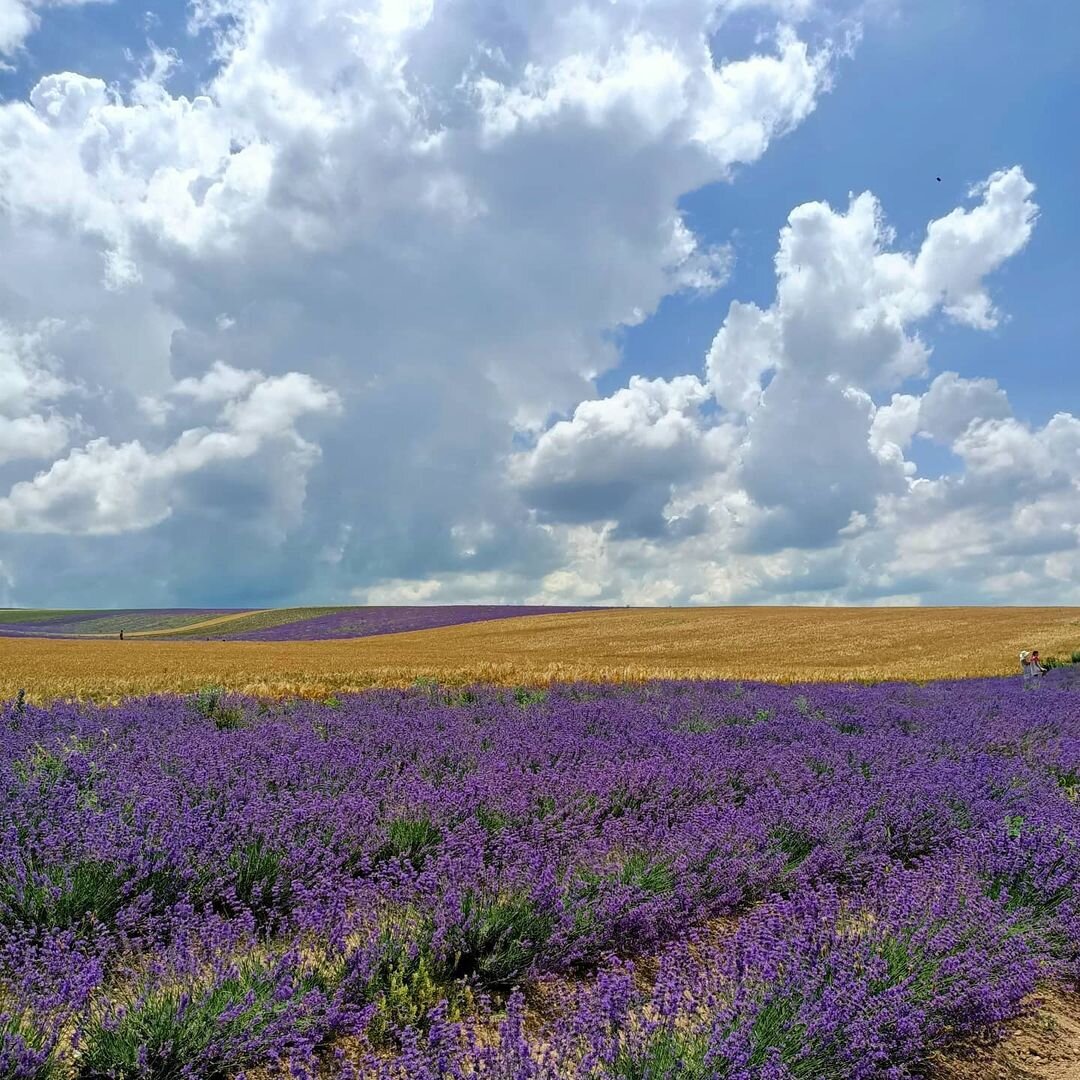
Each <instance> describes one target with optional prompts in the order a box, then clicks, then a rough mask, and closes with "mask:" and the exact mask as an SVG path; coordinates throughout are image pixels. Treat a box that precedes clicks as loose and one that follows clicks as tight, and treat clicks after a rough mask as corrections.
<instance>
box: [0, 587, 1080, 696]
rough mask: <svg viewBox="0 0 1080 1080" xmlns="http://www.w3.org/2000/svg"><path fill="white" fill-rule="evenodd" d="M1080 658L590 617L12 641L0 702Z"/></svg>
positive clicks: (1043, 616) (844, 622) (934, 673)
mask: <svg viewBox="0 0 1080 1080" xmlns="http://www.w3.org/2000/svg"><path fill="white" fill-rule="evenodd" d="M1031 647H1037V648H1039V649H1040V651H1041V652H1042V655H1043V656H1044V657H1049V656H1053V655H1055V654H1057V655H1059V656H1062V657H1064V658H1067V657H1069V656H1070V655H1071V654H1072V652H1073V651H1075V650H1078V649H1080V608H768V607H756V608H675V609H671V608H660V609H616V610H608V611H584V612H576V613H572V614H561V615H541V616H529V617H525V618H515V619H502V620H498V621H492V622H481V623H472V624H469V625H462V626H451V627H445V628H439V629H432V630H423V631H417V632H412V633H402V634H394V635H389V636H379V637H369V638H364V639H360V640H344V641H310V642H306V641H258V642H244V641H211V642H199V641H178V640H171V641H148V640H136V641H124V642H120V641H117V640H115V639H113V640H86V641H76V640H66V641H65V640H52V639H20V638H3V639H0V696H6V697H10V696H12V695H14V694H15V693H16V691H17V690H19V689H21V688H25V689H26V691H27V693H28V695H29V697H30V698H31V699H36V700H43V699H46V698H57V697H81V698H98V699H106V698H117V697H122V696H125V695H132V694H144V693H158V692H188V691H192V690H195V689H197V688H198V687H200V686H204V685H207V684H211V683H212V684H218V685H222V686H225V687H228V688H230V689H235V690H241V691H244V692H247V693H252V694H268V695H273V696H282V695H297V696H310V697H322V696H326V695H327V694H331V693H342V692H347V691H353V690H361V689H364V688H366V687H369V686H407V685H408V684H410V683H411V682H413V681H414V680H416V679H418V678H429V679H437V680H439V681H440V682H445V683H452V684H465V683H470V682H480V681H483V682H493V683H498V684H501V685H517V684H519V683H529V684H545V683H550V682H554V681H565V680H577V679H589V680H607V681H619V680H635V681H636V680H642V679H650V678H734V679H764V680H769V681H774V682H796V681H801V680H809V681H836V680H844V679H857V680H872V681H879V680H890V679H916V680H922V679H940V678H950V677H954V678H967V677H972V676H986V675H1001V674H1013V673H1014V672H1015V671H1017V670H1018V669H1017V653H1018V652H1019V650H1020V649H1023V648H1031Z"/></svg>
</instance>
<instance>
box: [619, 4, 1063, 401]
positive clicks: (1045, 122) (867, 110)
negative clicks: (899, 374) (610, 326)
mask: <svg viewBox="0 0 1080 1080" xmlns="http://www.w3.org/2000/svg"><path fill="white" fill-rule="evenodd" d="M1078 49H1080V5H1074V4H1070V3H1067V2H1065V0H1033V2H1032V3H1024V4H1012V3H995V2H983V0H920V2H916V3H909V4H903V5H898V7H897V13H896V15H895V16H894V17H893V18H891V19H888V20H886V21H884V22H880V23H876V22H871V23H870V24H869V25H868V26H867V27H866V29H865V30H864V34H863V38H862V41H861V42H860V44H859V45H858V48H857V51H856V54H855V55H854V56H853V57H852V58H851V60H849V61H846V62H844V63H842V64H841V65H839V67H838V72H837V78H836V83H835V86H834V88H833V89H832V91H831V92H830V93H829V94H828V95H826V96H824V97H823V98H822V99H821V103H820V104H819V106H818V109H817V111H816V112H815V113H814V115H813V116H812V117H811V118H810V119H809V120H808V121H807V122H806V123H804V124H803V125H802V126H801V127H799V128H798V129H797V130H796V131H794V132H793V133H792V134H790V135H789V136H787V137H786V138H785V139H783V140H781V141H779V142H777V143H776V145H775V146H774V147H773V148H772V149H771V150H770V152H769V153H768V154H767V155H765V157H763V158H762V160H761V161H758V162H756V163H755V164H754V165H753V166H752V167H750V168H748V169H746V170H745V172H744V173H743V175H742V176H741V177H740V178H739V179H738V180H737V181H736V182H734V183H731V184H727V183H721V184H716V185H711V186H709V187H706V188H703V189H702V190H700V191H696V192H693V193H691V194H688V195H686V196H685V197H684V198H683V200H682V205H683V206H684V207H685V208H686V210H687V213H688V215H689V218H690V221H691V222H692V223H693V225H694V228H695V229H696V230H697V231H698V232H699V233H700V234H701V235H702V236H704V237H707V238H709V239H710V240H712V241H713V242H715V243H724V242H727V241H728V240H729V239H730V238H731V237H732V236H733V235H735V237H736V239H735V241H734V244H735V251H736V255H737V259H738V264H737V269H736V271H735V273H734V274H733V276H732V279H731V281H730V282H729V284H728V286H727V287H725V288H723V289H721V290H720V291H718V292H717V293H715V294H714V295H712V296H709V297H707V298H702V297H700V296H682V295H680V296H673V297H671V298H669V299H667V300H666V301H665V302H664V303H663V305H662V306H661V308H660V310H659V311H658V313H657V315H656V316H655V317H654V318H652V319H650V320H649V321H648V322H647V323H645V324H644V325H642V326H640V327H633V328H631V329H629V330H627V331H625V332H624V334H623V335H622V339H621V340H622V348H623V354H624V356H625V362H626V365H627V366H628V367H630V368H631V369H632V370H648V371H650V372H655V373H656V374H665V375H669V374H675V373H678V372H682V371H686V370H690V369H689V368H688V367H687V366H686V357H687V356H690V357H698V356H704V354H705V353H706V352H707V350H708V347H709V344H710V343H711V341H712V338H713V335H714V334H715V332H716V326H717V324H718V322H719V321H720V319H722V317H723V313H724V311H725V310H726V308H727V305H728V303H729V302H730V301H731V300H732V299H736V298H738V299H743V300H754V301H757V302H759V303H763V304H764V303H768V302H769V300H770V298H771V296H772V293H773V288H774V284H775V281H774V274H773V265H772V259H773V254H774V252H775V239H776V233H777V231H778V230H779V228H780V226H781V225H782V224H783V223H784V221H785V220H786V218H787V215H788V212H789V211H790V210H791V208H792V207H793V206H794V205H796V204H797V203H800V202H805V201H808V200H812V199H820V200H824V201H826V202H829V203H831V204H832V205H833V206H834V207H841V206H843V205H845V204H846V202H847V199H848V193H849V192H856V193H858V192H861V191H865V190H869V191H872V192H874V193H875V194H876V195H877V196H878V197H879V198H880V199H881V202H882V204H883V206H884V208H885V212H886V214H887V216H888V219H889V222H890V224H891V225H892V226H893V227H894V228H895V229H896V231H897V233H898V237H899V241H900V243H901V244H902V245H903V246H905V247H914V246H916V245H917V244H918V242H919V240H920V239H921V237H922V233H923V231H924V230H925V228H926V223H927V222H928V221H929V220H930V219H931V218H934V217H937V216H939V215H941V214H943V213H947V212H948V210H950V209H951V208H952V207H953V206H955V205H957V204H958V203H959V202H961V201H962V200H963V199H964V197H965V195H966V193H967V190H968V188H969V187H971V186H972V184H974V183H976V182H977V181H978V180H980V179H981V178H983V177H985V176H986V175H988V174H989V173H991V172H993V171H994V170H995V169H999V168H1003V167H1006V166H1008V165H1011V164H1014V163H1016V162H1021V163H1023V165H1024V169H1025V172H1026V173H1027V175H1028V177H1029V178H1030V179H1031V181H1032V182H1033V183H1034V184H1036V186H1037V188H1038V195H1037V200H1038V203H1039V206H1040V208H1041V214H1042V227H1040V228H1039V229H1037V230H1036V232H1035V234H1034V236H1033V237H1032V240H1031V242H1030V243H1029V245H1028V246H1027V248H1026V249H1025V251H1024V253H1023V255H1022V257H1021V258H1018V259H1016V260H1015V261H1014V262H1013V263H1011V264H1009V265H1008V266H1006V267H1003V268H1002V270H1001V271H1000V272H999V276H998V279H997V290H998V294H999V296H1000V298H1001V306H1002V307H1003V309H1004V310H1005V312H1006V313H1007V315H1008V319H1007V321H1005V322H1003V323H1002V325H1001V326H1000V327H999V328H998V329H997V330H995V331H994V332H993V333H991V334H982V335H973V334H971V333H970V332H968V331H965V330H964V329H963V328H957V327H951V326H949V324H948V322H947V321H946V320H939V325H935V327H934V332H933V342H934V347H935V352H936V353H937V354H938V357H939V359H941V360H942V361H944V362H945V363H946V364H947V365H948V366H950V367H953V368H955V369H956V370H958V371H959V372H961V373H962V374H967V375H976V374H978V375H988V376H991V377H993V378H996V379H998V380H999V381H1000V382H1001V383H1002V385H1004V386H1006V387H1007V388H1008V390H1009V397H1010V399H1011V400H1012V402H1013V407H1014V409H1015V411H1016V413H1017V415H1020V416H1023V417H1025V418H1027V419H1030V420H1032V421H1035V420H1040V419H1044V418H1045V417H1046V415H1047V414H1049V413H1052V412H1054V411H1055V410H1057V409H1059V408H1062V407H1063V406H1068V405H1070V404H1073V405H1075V403H1078V402H1080V364H1078V363H1077V362H1076V357H1077V351H1076V349H1077V345H1076V343H1077V342H1078V341H1080V305H1078V304H1076V303H1075V300H1074V297H1075V294H1076V289H1077V270H1076V265H1077V264H1076V252H1077V251H1080V214H1078V213H1077V212H1076V178H1077V177H1078V176H1080V140H1077V139H1075V138H1071V137H1070V136H1069V135H1068V131H1067V128H1068V121H1067V119H1066V118H1067V117H1068V116H1069V115H1070V114H1071V113H1073V112H1075V109H1076V102H1077V101H1078V100H1080V63H1078V62H1077V55H1078ZM937 176H941V183H938V182H937V180H936V177H937ZM619 378H620V373H619V372H618V371H615V372H611V373H609V374H608V376H606V377H605V379H604V380H603V381H602V382H601V387H603V388H605V389H611V388H614V386H615V385H617V384H618V381H619Z"/></svg>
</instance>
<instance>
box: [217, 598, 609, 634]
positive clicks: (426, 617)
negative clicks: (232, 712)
mask: <svg viewBox="0 0 1080 1080" xmlns="http://www.w3.org/2000/svg"><path fill="white" fill-rule="evenodd" d="M585 610H588V609H586V608H581V607H540V606H536V607H510V606H507V605H503V604H488V605H474V604H458V605H444V606H441V607H365V608H345V609H344V610H342V611H335V612H333V613H332V614H329V615H319V616H316V617H315V618H314V619H304V620H302V621H300V622H292V623H285V624H284V625H282V626H269V627H266V628H265V629H263V630H249V631H247V632H246V633H243V634H235V635H232V634H227V635H226V634H223V635H222V637H225V638H227V639H228V640H229V641H329V640H332V639H334V638H361V637H374V636H375V635H377V634H401V633H404V632H406V631H408V630H432V629H434V628H435V627H437V626H457V625H458V624H460V623H473V622H486V621H488V620H491V619H512V618H516V617H517V616H519V615H559V614H562V613H564V612H573V611H585Z"/></svg>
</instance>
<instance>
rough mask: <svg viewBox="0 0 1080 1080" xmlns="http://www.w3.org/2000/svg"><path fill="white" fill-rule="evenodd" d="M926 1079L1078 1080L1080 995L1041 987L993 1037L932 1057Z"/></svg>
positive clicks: (968, 1040)
mask: <svg viewBox="0 0 1080 1080" xmlns="http://www.w3.org/2000/svg"><path fill="white" fill-rule="evenodd" d="M928 1076H929V1078H930V1080H1080V993H1078V992H1076V991H1070V990H1069V989H1067V988H1065V987H1044V988H1042V989H1041V990H1040V991H1039V992H1038V993H1036V994H1033V995H1032V996H1031V997H1030V998H1028V1000H1027V1001H1026V1002H1025V1009H1024V1011H1023V1013H1021V1014H1020V1015H1019V1016H1018V1017H1016V1018H1015V1019H1013V1020H1010V1021H1008V1022H1007V1023H1006V1024H1005V1025H1003V1031H999V1032H997V1033H996V1034H995V1035H985V1036H981V1037H978V1038H971V1039H965V1040H964V1041H963V1042H961V1043H960V1044H959V1045H957V1046H953V1047H950V1048H949V1049H948V1050H947V1051H942V1052H940V1053H938V1054H935V1055H934V1057H933V1059H932V1063H931V1068H930V1071H929V1073H928Z"/></svg>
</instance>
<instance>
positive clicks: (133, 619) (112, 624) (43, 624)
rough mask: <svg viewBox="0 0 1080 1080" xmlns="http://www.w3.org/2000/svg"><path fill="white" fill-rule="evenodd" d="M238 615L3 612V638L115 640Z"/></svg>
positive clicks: (204, 611)
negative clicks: (109, 638) (95, 638)
mask: <svg viewBox="0 0 1080 1080" xmlns="http://www.w3.org/2000/svg"><path fill="white" fill-rule="evenodd" d="M231 614H234V612H233V610H232V609H229V608H153V609H147V610H142V609H137V608H132V609H128V610H116V611H48V610H38V611H32V610H25V609H17V608H16V609H12V608H5V609H0V636H2V637H12V636H15V637H38V636H43V637H111V636H112V635H114V634H116V635H119V634H120V631H121V630H123V631H124V633H125V634H146V633H159V632H162V631H170V630H176V629H179V628H182V627H188V626H191V625H192V624H200V625H201V624H203V623H205V622H206V621H207V620H209V619H220V618H221V617H222V616H225V615H231Z"/></svg>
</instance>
